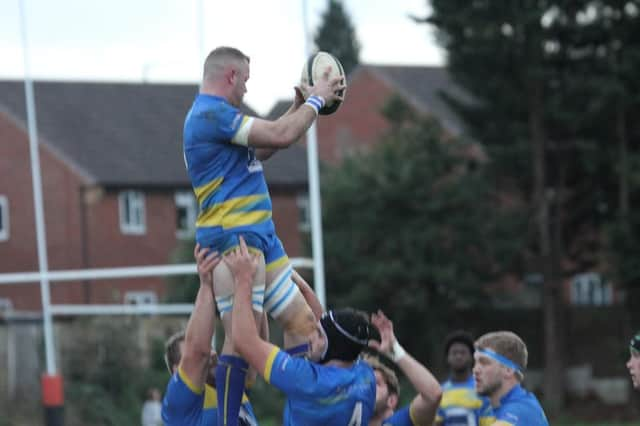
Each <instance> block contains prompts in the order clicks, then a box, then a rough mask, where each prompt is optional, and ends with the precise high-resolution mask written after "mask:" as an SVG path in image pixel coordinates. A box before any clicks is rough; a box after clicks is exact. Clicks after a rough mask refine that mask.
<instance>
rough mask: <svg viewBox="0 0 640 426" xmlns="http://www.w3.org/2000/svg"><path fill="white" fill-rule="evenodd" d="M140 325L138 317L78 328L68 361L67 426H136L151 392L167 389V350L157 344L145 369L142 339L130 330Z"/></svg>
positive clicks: (103, 320) (75, 327)
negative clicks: (146, 398) (165, 359)
mask: <svg viewBox="0 0 640 426" xmlns="http://www.w3.org/2000/svg"><path fill="white" fill-rule="evenodd" d="M123 325H124V326H126V329H123ZM139 326H140V325H139V320H138V319H136V318H127V319H118V320H117V321H114V320H113V318H95V319H92V320H90V321H83V322H80V321H78V322H77V323H76V324H74V325H73V336H74V341H73V344H72V346H71V347H69V348H68V350H67V351H65V354H66V355H65V357H64V358H63V363H64V367H65V368H64V369H63V371H64V374H65V382H66V386H65V393H66V399H67V402H66V409H67V413H68V416H67V418H68V424H70V425H72V426H73V425H85V424H92V425H104V426H110V425H125V424H136V423H138V422H139V421H140V409H141V407H142V403H143V401H144V396H145V393H146V391H147V389H148V388H150V387H156V388H158V389H164V387H165V386H166V383H167V379H168V375H167V372H166V369H165V368H164V366H163V362H162V357H163V348H162V347H157V346H156V347H155V350H154V351H153V353H152V354H151V363H150V364H151V365H150V366H146V365H144V364H143V362H142V361H141V360H142V359H143V355H144V354H143V352H142V349H141V345H140V342H139V341H138V335H137V334H136V333H132V332H131V330H137V329H138V327H139ZM148 367H150V368H148ZM154 367H156V368H154Z"/></svg>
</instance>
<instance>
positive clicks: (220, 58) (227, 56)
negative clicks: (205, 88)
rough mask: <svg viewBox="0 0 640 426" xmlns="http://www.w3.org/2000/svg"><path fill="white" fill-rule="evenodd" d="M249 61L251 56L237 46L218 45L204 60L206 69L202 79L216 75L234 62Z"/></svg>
mask: <svg viewBox="0 0 640 426" xmlns="http://www.w3.org/2000/svg"><path fill="white" fill-rule="evenodd" d="M242 61H247V62H249V57H248V56H247V55H245V54H244V53H242V52H241V51H240V50H239V49H236V48H235V47H228V46H220V47H216V48H215V49H213V50H212V51H211V53H209V55H208V56H207V59H206V60H205V61H204V69H203V72H202V79H203V80H208V79H211V78H213V77H215V76H216V75H218V72H219V71H220V70H222V69H224V67H225V66H226V65H228V64H230V63H232V62H242Z"/></svg>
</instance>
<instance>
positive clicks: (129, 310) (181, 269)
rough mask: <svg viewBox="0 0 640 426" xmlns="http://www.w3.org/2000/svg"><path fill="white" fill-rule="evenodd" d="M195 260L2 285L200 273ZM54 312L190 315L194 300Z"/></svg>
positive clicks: (20, 276) (30, 277)
mask: <svg viewBox="0 0 640 426" xmlns="http://www.w3.org/2000/svg"><path fill="white" fill-rule="evenodd" d="M291 264H292V266H293V267H294V268H303V269H313V259H308V258H300V257H297V258H292V259H291ZM197 271H198V270H197V265H196V264H195V263H180V264H175V265H153V266H130V267H122V268H94V269H69V270H59V271H47V272H43V273H40V272H12V273H3V274H0V286H2V285H16V284H21V285H24V284H35V283H38V282H39V281H40V280H41V279H42V278H45V279H47V280H48V281H51V282H61V281H62V282H71V281H87V280H102V279H123V278H142V277H157V276H173V275H191V274H196V273H197ZM49 306H50V310H51V315H176V314H190V313H191V310H192V309H193V304H192V303H151V304H126V303H122V304H107V305H105V304H57V305H56V304H51V305H49Z"/></svg>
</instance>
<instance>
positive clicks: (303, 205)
mask: <svg viewBox="0 0 640 426" xmlns="http://www.w3.org/2000/svg"><path fill="white" fill-rule="evenodd" d="M296 203H297V204H298V229H299V230H300V231H302V232H309V231H310V230H311V208H310V204H309V195H308V194H301V195H298V198H297V200H296Z"/></svg>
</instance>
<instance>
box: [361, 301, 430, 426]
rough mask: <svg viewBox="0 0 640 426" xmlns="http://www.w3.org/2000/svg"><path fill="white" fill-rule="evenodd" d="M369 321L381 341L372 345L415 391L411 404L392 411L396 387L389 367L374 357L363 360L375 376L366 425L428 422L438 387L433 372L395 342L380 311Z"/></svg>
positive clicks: (410, 425)
mask: <svg viewBox="0 0 640 426" xmlns="http://www.w3.org/2000/svg"><path fill="white" fill-rule="evenodd" d="M371 322H372V323H373V324H374V325H375V326H376V327H377V328H378V330H380V336H381V337H382V344H381V345H376V344H373V345H372V346H373V347H375V348H376V349H377V350H378V351H379V352H381V353H383V354H385V355H386V356H387V357H388V358H389V359H391V360H393V361H394V362H395V363H396V365H397V366H398V367H399V368H400V370H401V371H402V372H403V373H404V374H405V376H406V377H407V378H408V379H409V381H410V382H411V384H412V385H413V387H414V389H415V390H416V391H418V394H417V395H416V396H415V397H414V398H413V400H412V401H411V403H409V404H408V405H405V406H404V407H402V408H401V409H399V410H397V411H396V407H397V405H398V402H399V400H398V398H399V396H400V387H399V386H398V378H397V377H396V374H395V373H394V371H393V370H392V369H390V368H389V367H387V366H385V365H384V364H382V363H381V362H380V360H378V359H377V358H374V357H371V356H369V357H366V358H365V360H366V361H367V362H368V363H369V364H370V365H371V366H372V367H373V369H374V371H375V375H376V408H375V412H374V415H373V417H372V418H371V421H370V422H369V425H370V426H381V425H382V426H413V425H431V424H432V423H433V420H434V418H435V415H436V410H437V408H438V404H439V403H440V398H441V397H442V389H441V388H440V384H439V383H438V381H437V380H436V378H435V377H433V374H431V372H430V371H429V370H428V369H427V368H426V367H425V366H424V365H422V364H421V363H419V362H418V361H417V360H416V359H415V358H413V357H412V356H411V355H410V354H408V353H407V352H406V351H405V350H404V349H403V348H402V346H401V345H400V343H398V340H397V339H396V336H395V334H394V332H393V323H392V322H391V321H390V320H389V319H388V318H387V317H386V316H385V315H384V313H383V312H382V311H378V313H376V314H373V315H372V317H371Z"/></svg>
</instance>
